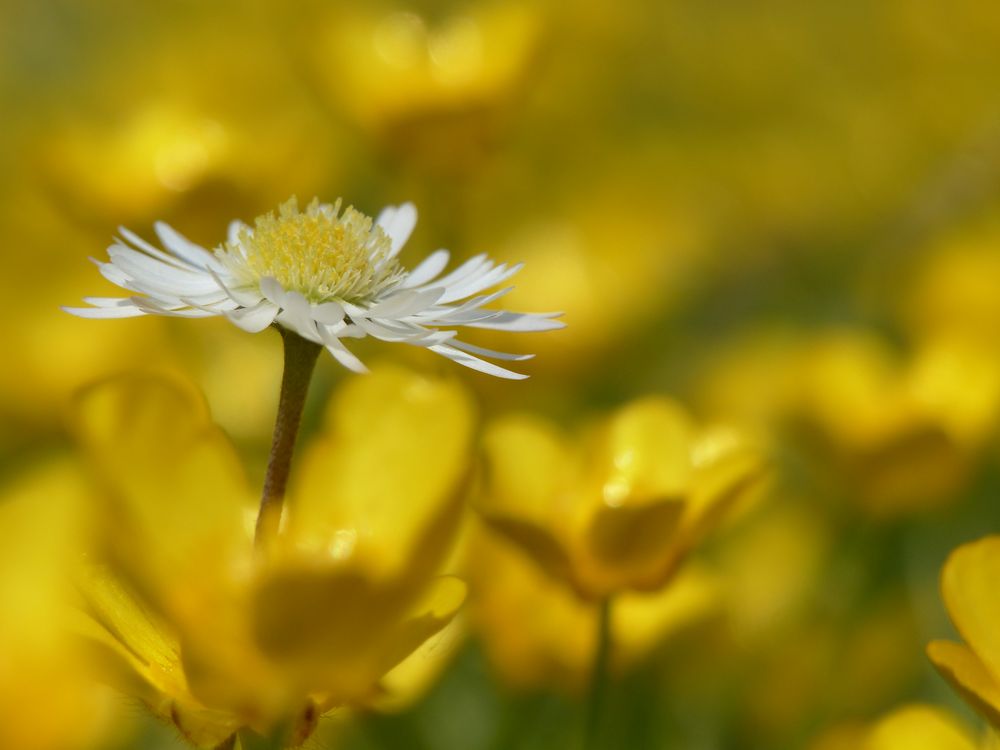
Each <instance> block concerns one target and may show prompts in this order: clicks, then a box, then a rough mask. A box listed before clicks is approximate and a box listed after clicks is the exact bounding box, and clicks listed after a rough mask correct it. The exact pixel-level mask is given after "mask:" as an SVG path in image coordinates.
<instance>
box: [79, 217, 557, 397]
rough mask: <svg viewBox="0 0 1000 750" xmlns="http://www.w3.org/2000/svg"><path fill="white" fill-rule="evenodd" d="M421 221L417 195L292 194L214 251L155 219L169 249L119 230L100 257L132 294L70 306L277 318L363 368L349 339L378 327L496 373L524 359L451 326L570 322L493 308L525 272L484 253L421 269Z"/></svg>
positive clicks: (93, 313) (518, 328)
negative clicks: (364, 198)
mask: <svg viewBox="0 0 1000 750" xmlns="http://www.w3.org/2000/svg"><path fill="white" fill-rule="evenodd" d="M416 221H417V212H416V209H415V208H414V207H413V205H412V204H409V203H405V204H403V205H401V206H390V207H388V208H386V209H385V210H384V211H382V213H381V214H380V215H379V217H378V219H377V220H375V221H374V222H373V221H372V220H371V219H370V218H368V217H367V216H365V215H364V214H362V213H360V212H359V211H356V210H355V209H354V208H351V207H348V208H346V209H343V210H342V208H341V203H340V201H339V200H338V201H337V202H336V203H335V204H332V205H331V204H327V203H320V202H319V201H318V200H313V201H312V202H311V203H310V204H309V205H308V206H307V207H306V209H305V210H304V211H301V210H300V209H299V207H298V203H297V201H296V199H295V198H292V199H290V200H289V201H287V202H286V203H284V204H283V205H282V206H281V207H280V208H279V210H278V212H277V214H275V213H269V214H265V215H263V216H260V217H258V218H257V219H256V220H255V221H254V225H253V226H252V227H251V226H248V225H246V224H243V223H242V222H239V221H234V222H233V223H232V224H231V225H230V227H229V234H228V238H227V240H226V242H225V243H223V244H222V245H221V246H220V247H219V248H217V249H216V250H215V252H214V253H213V252H210V251H208V250H206V249H205V248H203V247H201V246H199V245H196V244H195V243H193V242H191V241H190V240H188V239H187V238H185V237H183V236H182V235H180V234H179V233H178V232H177V231H175V230H174V229H172V228H171V227H169V226H168V225H166V224H164V223H162V222H159V223H157V224H156V233H157V234H158V235H159V238H160V241H161V242H162V244H163V247H164V249H160V248H157V247H154V246H153V245H151V244H150V243H148V242H146V241H145V240H143V239H142V238H140V237H138V236H137V235H135V234H133V233H132V232H130V231H128V230H127V229H124V228H122V229H121V230H120V231H121V236H122V239H121V240H120V241H117V242H115V244H113V245H112V246H111V247H110V248H108V255H109V261H108V262H106V263H103V262H99V263H98V267H99V268H100V270H101V273H102V274H103V275H104V277H105V278H107V279H108V280H109V281H111V282H112V283H114V284H116V285H118V286H120V287H122V288H123V289H127V290H128V291H131V292H134V293H135V294H134V295H133V296H131V297H124V298H115V297H110V298H109V297H88V298H86V299H85V300H84V301H85V302H87V303H88V304H90V305H91V307H82V308H80V307H78V308H65V309H66V311H67V312H70V313H72V314H74V315H79V316H81V317H86V318H126V317H132V316H137V315H172V316H180V317H192V318H199V317H210V316H215V315H224V316H225V317H227V318H228V319H229V320H230V321H232V322H233V323H234V324H236V325H237V326H239V327H240V328H242V329H244V330H246V331H250V332H253V333H256V332H258V331H262V330H264V329H265V328H267V327H268V326H271V325H275V324H276V325H280V326H283V327H284V328H286V329H289V330H291V331H293V332H295V333H297V334H298V335H299V336H301V337H303V338H304V339H307V340H309V341H312V342H315V343H317V344H322V345H323V346H325V347H326V348H327V349H328V350H329V351H330V353H331V354H332V355H333V356H334V357H335V358H336V359H337V361H339V362H340V363H341V364H342V365H344V366H345V367H347V368H349V369H351V370H354V371H356V372H364V371H365V366H364V365H363V364H362V363H361V361H360V360H358V358H357V357H355V356H354V355H353V354H352V353H351V352H350V351H349V350H348V349H347V348H346V347H345V346H344V344H343V342H342V339H344V338H363V337H365V336H372V337H374V338H377V339H380V340H382V341H390V342H399V343H406V344H411V345H415V346H422V347H425V348H427V349H430V350H431V351H433V352H436V353H437V354H441V355H443V356H445V357H448V358H449V359H451V360H454V361H455V362H458V363H459V364H461V365H464V366H466V367H470V368H472V369H474V370H479V371H481V372H485V373H487V374H490V375H496V376H498V377H505V378H515V379H520V378H523V377H525V376H524V375H521V374H519V373H516V372H513V371H511V370H508V369H506V368H504V367H500V366H498V365H496V364H494V363H492V362H489V361H487V360H485V359H482V357H483V356H485V357H491V358H494V359H500V360H510V361H518V360H524V359H529V358H530V357H531V355H518V354H508V353H506V352H498V351H493V350H489V349H483V348H481V347H478V346H475V345H472V344H468V343H465V342H463V341H459V340H458V339H457V338H455V336H456V331H455V330H454V327H456V326H465V327H467V328H486V329H494V330H506V331H514V332H524V331H546V330H552V329H555V328H561V327H562V326H563V324H562V323H560V322H558V321H556V320H553V318H555V317H557V316H558V314H557V313H515V312H508V311H505V310H489V309H484V308H485V306H486V305H488V304H490V303H492V302H494V301H495V300H497V299H499V298H500V297H502V296H503V295H504V294H505V293H506V292H508V291H509V290H510V287H507V288H503V289H499V290H497V291H494V292H491V293H485V294H484V292H486V291H487V290H489V289H491V288H493V287H495V286H497V285H498V284H501V283H503V282H504V281H506V280H507V279H509V278H510V277H511V276H513V275H514V274H515V273H517V272H518V270H520V268H521V266H520V265H515V266H510V267H508V266H507V265H506V264H499V265H497V264H495V263H494V262H493V261H491V260H490V259H489V258H488V257H486V256H485V255H477V256H475V257H473V258H471V259H470V260H468V261H466V262H465V263H463V264H462V265H460V266H459V267H458V268H456V269H454V270H453V271H451V272H450V273H448V274H445V275H443V276H442V272H443V271H444V269H445V266H446V265H447V264H448V259H449V254H448V251H447V250H437V251H435V252H434V253H432V254H431V255H429V256H428V257H427V258H426V259H425V260H424V261H423V262H422V263H420V264H419V265H418V266H417V267H416V268H414V269H413V270H412V271H406V270H405V269H404V268H403V266H402V265H401V264H400V263H399V261H398V260H397V257H396V256H397V255H398V254H399V252H400V250H401V249H402V248H403V245H404V244H405V243H406V241H407V239H409V236H410V233H411V232H412V231H413V228H414V226H415V225H416Z"/></svg>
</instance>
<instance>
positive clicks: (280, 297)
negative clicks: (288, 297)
mask: <svg viewBox="0 0 1000 750" xmlns="http://www.w3.org/2000/svg"><path fill="white" fill-rule="evenodd" d="M260 293H261V294H263V295H264V298H265V299H268V300H270V301H271V302H273V303H274V304H276V305H278V306H279V307H284V306H285V288H284V287H283V286H281V284H280V283H278V280H277V279H275V278H274V277H272V276H265V277H264V278H262V279H261V280H260Z"/></svg>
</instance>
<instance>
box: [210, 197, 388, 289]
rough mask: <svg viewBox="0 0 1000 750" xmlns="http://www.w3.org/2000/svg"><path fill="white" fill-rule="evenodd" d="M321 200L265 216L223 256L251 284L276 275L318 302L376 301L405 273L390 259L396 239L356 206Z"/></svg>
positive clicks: (220, 253)
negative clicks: (393, 242) (323, 202)
mask: <svg viewBox="0 0 1000 750" xmlns="http://www.w3.org/2000/svg"><path fill="white" fill-rule="evenodd" d="M340 207H341V201H340V199H338V200H337V202H336V203H335V204H334V205H332V206H330V205H327V204H321V203H320V202H319V201H318V200H317V199H315V198H314V199H313V200H312V202H311V203H310V204H309V205H308V206H307V207H306V210H305V211H299V206H298V201H297V200H296V198H295V197H292V198H290V199H289V200H287V201H286V202H285V203H283V204H282V205H281V206H280V207H279V209H278V214H277V215H275V214H274V213H273V212H271V213H267V214H264V215H263V216H259V217H257V219H255V220H254V226H253V229H252V230H251V229H249V228H244V229H243V230H242V231H241V232H240V233H239V236H238V239H237V241H236V242H227V243H226V244H225V245H224V246H223V247H222V248H220V249H219V250H217V251H216V255H217V256H218V257H219V259H220V260H221V261H222V262H223V263H225V264H226V266H227V267H228V268H229V269H230V270H231V271H232V272H233V273H234V274H235V275H236V276H237V278H240V279H242V280H244V281H245V282H246V283H247V284H248V285H255V284H257V283H259V282H260V280H261V279H263V278H266V277H271V278H274V279H276V280H277V281H278V283H280V284H281V286H282V287H283V288H284V289H286V290H289V291H296V292H299V293H300V294H302V295H303V296H304V297H305V298H306V299H308V300H309V301H310V302H313V303H320V302H328V301H330V300H338V301H342V302H351V303H354V304H358V303H364V302H369V301H371V300H372V299H373V298H374V297H375V296H377V295H378V293H379V292H381V291H383V290H384V289H387V288H389V287H391V286H392V285H393V284H395V283H396V282H397V281H398V280H399V279H400V278H401V277H402V275H403V269H402V266H400V264H399V262H398V261H396V259H395V258H390V257H389V256H390V250H391V242H390V239H389V237H388V235H386V233H385V232H384V231H383V230H382V228H381V227H379V226H376V225H373V222H372V220H371V218H369V217H368V216H365V215H364V214H363V213H361V212H360V211H356V210H354V208H352V207H350V206H349V207H347V208H346V209H344V211H343V213H341V211H340Z"/></svg>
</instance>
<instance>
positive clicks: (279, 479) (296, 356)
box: [254, 327, 322, 549]
mask: <svg viewBox="0 0 1000 750" xmlns="http://www.w3.org/2000/svg"><path fill="white" fill-rule="evenodd" d="M278 331H280V332H281V338H282V339H283V341H284V346H285V369H284V372H283V373H282V376H281V398H280V400H279V401H278V416H277V418H276V419H275V422H274V437H273V439H272V440H271V457H270V459H268V462H267V474H266V475H265V476H264V489H263V492H262V493H261V497H260V511H259V512H258V514H257V528H256V531H255V534H254V544H255V545H256V547H257V549H262V548H264V547H265V546H266V545H267V544H268V543H269V542H270V541H271V540H273V539H274V537H275V536H276V535H277V533H278V527H279V526H280V524H281V512H282V508H283V507H284V503H285V489H286V487H287V486H288V475H289V473H290V472H291V467H292V454H293V453H294V452H295V439H296V437H298V434H299V424H300V423H301V421H302V410H303V408H304V407H305V403H306V394H308V392H309V383H310V381H311V380H312V374H313V370H314V369H315V367H316V358H317V357H318V356H319V352H320V349H322V347H321V346H320V345H319V344H316V343H313V342H312V341H307V340H306V339H304V338H302V337H301V336H299V335H298V334H297V333H292V332H291V331H288V330H286V329H284V328H280V327H279V328H278Z"/></svg>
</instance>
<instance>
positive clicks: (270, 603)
mask: <svg viewBox="0 0 1000 750" xmlns="http://www.w3.org/2000/svg"><path fill="white" fill-rule="evenodd" d="M75 419H76V427H77V430H78V434H79V436H80V438H81V440H82V442H83V443H84V445H85V446H86V448H87V449H88V451H89V454H90V457H91V458H92V460H93V463H94V465H95V468H96V473H97V475H98V476H99V478H100V480H101V486H102V489H103V493H102V496H103V498H104V501H105V503H106V505H107V508H106V510H107V513H106V514H105V515H104V519H105V522H106V528H105V532H106V533H105V544H104V545H103V548H102V552H103V555H102V556H101V559H100V560H99V561H98V562H97V563H96V564H95V565H94V566H92V568H91V571H90V574H89V575H88V576H87V577H86V581H85V583H84V586H83V588H84V590H85V593H86V599H87V606H88V609H89V614H90V616H91V622H90V626H89V632H90V635H91V636H92V637H93V639H94V641H95V642H97V643H98V644H99V646H100V650H102V651H103V653H104V654H105V655H106V656H107V657H109V658H108V662H109V663H110V664H111V665H112V667H113V668H114V669H115V670H116V672H117V676H118V677H119V679H120V680H121V681H122V682H123V683H124V685H125V686H126V688H127V690H129V691H131V692H132V693H134V694H135V695H137V696H138V697H140V698H141V699H142V700H143V701H144V702H145V703H146V704H147V705H148V706H149V707H150V708H151V709H152V710H153V712H154V713H156V714H157V715H159V716H161V717H163V718H164V719H166V720H168V721H170V722H172V723H173V724H174V725H175V726H176V727H177V728H178V729H179V730H180V731H181V733H182V734H183V735H184V736H185V737H186V738H187V739H188V740H190V741H191V742H192V743H194V744H195V745H197V746H199V747H203V748H212V747H217V746H224V747H225V746H228V745H227V743H230V742H232V741H233V735H234V733H235V732H236V731H238V730H240V729H241V728H244V727H249V728H251V729H253V730H255V731H257V732H259V733H262V734H268V733H271V732H273V731H275V729H276V728H279V727H281V726H285V727H290V730H289V738H288V744H289V745H297V744H300V743H301V742H303V741H304V740H305V739H306V738H307V737H308V736H309V735H310V734H311V733H312V731H313V729H314V728H315V725H316V722H317V720H318V717H319V716H320V715H322V714H323V713H324V712H326V711H328V710H330V709H332V708H334V707H336V706H342V705H358V704H367V703H371V702H373V701H376V700H378V699H379V698H380V697H381V693H382V691H383V687H382V685H383V678H385V677H386V675H387V674H388V673H390V672H391V671H392V670H393V668H394V667H396V666H397V665H399V664H400V663H401V662H403V661H404V660H405V659H406V658H407V657H408V656H410V655H411V654H412V653H413V652H414V651H415V650H417V649H418V647H420V646H421V644H424V642H425V641H427V640H428V639H429V638H432V637H433V636H435V634H438V633H439V632H440V631H441V630H442V628H444V626H445V625H447V624H448V622H449V621H450V620H451V619H452V617H453V616H454V615H455V613H456V611H457V609H458V607H459V606H460V605H461V603H462V600H463V599H464V596H465V586H464V584H463V583H462V582H461V581H459V580H458V579H455V578H452V577H447V576H445V577H440V576H438V572H439V569H440V567H441V565H442V562H443V559H444V557H445V555H446V554H447V552H448V549H449V546H450V543H451V540H452V537H453V535H454V532H455V529H456V526H457V524H458V522H459V519H460V514H461V509H462V501H463V490H464V487H465V484H466V475H467V471H468V467H467V461H468V459H469V443H470V435H471V431H472V424H473V415H472V409H471V407H470V402H469V399H468V397H467V396H466V394H465V392H464V391H463V390H461V389H460V388H459V387H458V386H456V385H454V384H452V383H450V382H447V381H443V380H435V379H431V378H426V377H421V376H418V375H415V374H411V373H410V372H408V371H404V370H401V369H377V370H376V371H375V372H374V373H373V374H372V375H371V376H369V377H367V378H359V379H357V380H353V381H350V382H348V383H347V384H346V385H345V386H344V387H343V388H342V389H341V391H340V393H339V395H338V397H337V398H336V399H335V400H334V402H333V403H332V405H331V407H330V409H329V410H328V412H327V415H326V426H325V430H324V432H323V434H322V435H321V436H320V437H319V438H318V439H317V440H315V441H313V443H312V444H311V445H310V446H309V450H308V451H306V452H305V454H304V456H303V460H302V462H301V465H300V466H299V467H298V470H297V474H296V481H295V482H294V483H293V486H292V488H291V491H290V494H289V512H288V514H287V516H286V518H285V519H284V521H285V523H284V524H283V526H282V528H281V530H280V533H279V534H278V535H277V537H276V538H274V539H273V540H270V543H269V545H268V548H267V549H266V550H257V554H255V551H254V546H253V541H252V539H253V526H254V515H255V510H256V508H255V503H254V501H253V496H252V495H253V493H252V492H251V491H250V490H249V488H248V487H247V485H246V483H245V480H244V477H243V473H242V470H241V468H240V466H239V462H238V460H237V457H236V455H235V453H234V451H233V449H232V447H231V445H230V444H229V442H228V441H227V439H226V438H225V436H224V435H223V434H222V432H221V431H220V430H219V429H218V428H217V427H216V426H215V425H213V424H212V422H211V421H210V418H209V414H208V411H207V408H206V406H205V404H204V403H203V401H202V400H201V398H200V396H199V394H197V393H196V392H194V391H193V390H192V389H191V388H189V387H185V386H183V385H181V384H178V383H174V382H171V381H168V380H164V379H160V378H155V377H139V376H135V377H125V378H121V379H118V380H113V381H109V382H106V383H104V384H101V385H98V386H95V387H93V388H91V389H90V390H89V391H87V392H86V393H85V394H84V395H83V396H82V397H81V399H80V401H79V404H78V408H77V411H76V418H75ZM264 552H266V553H267V554H264Z"/></svg>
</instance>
